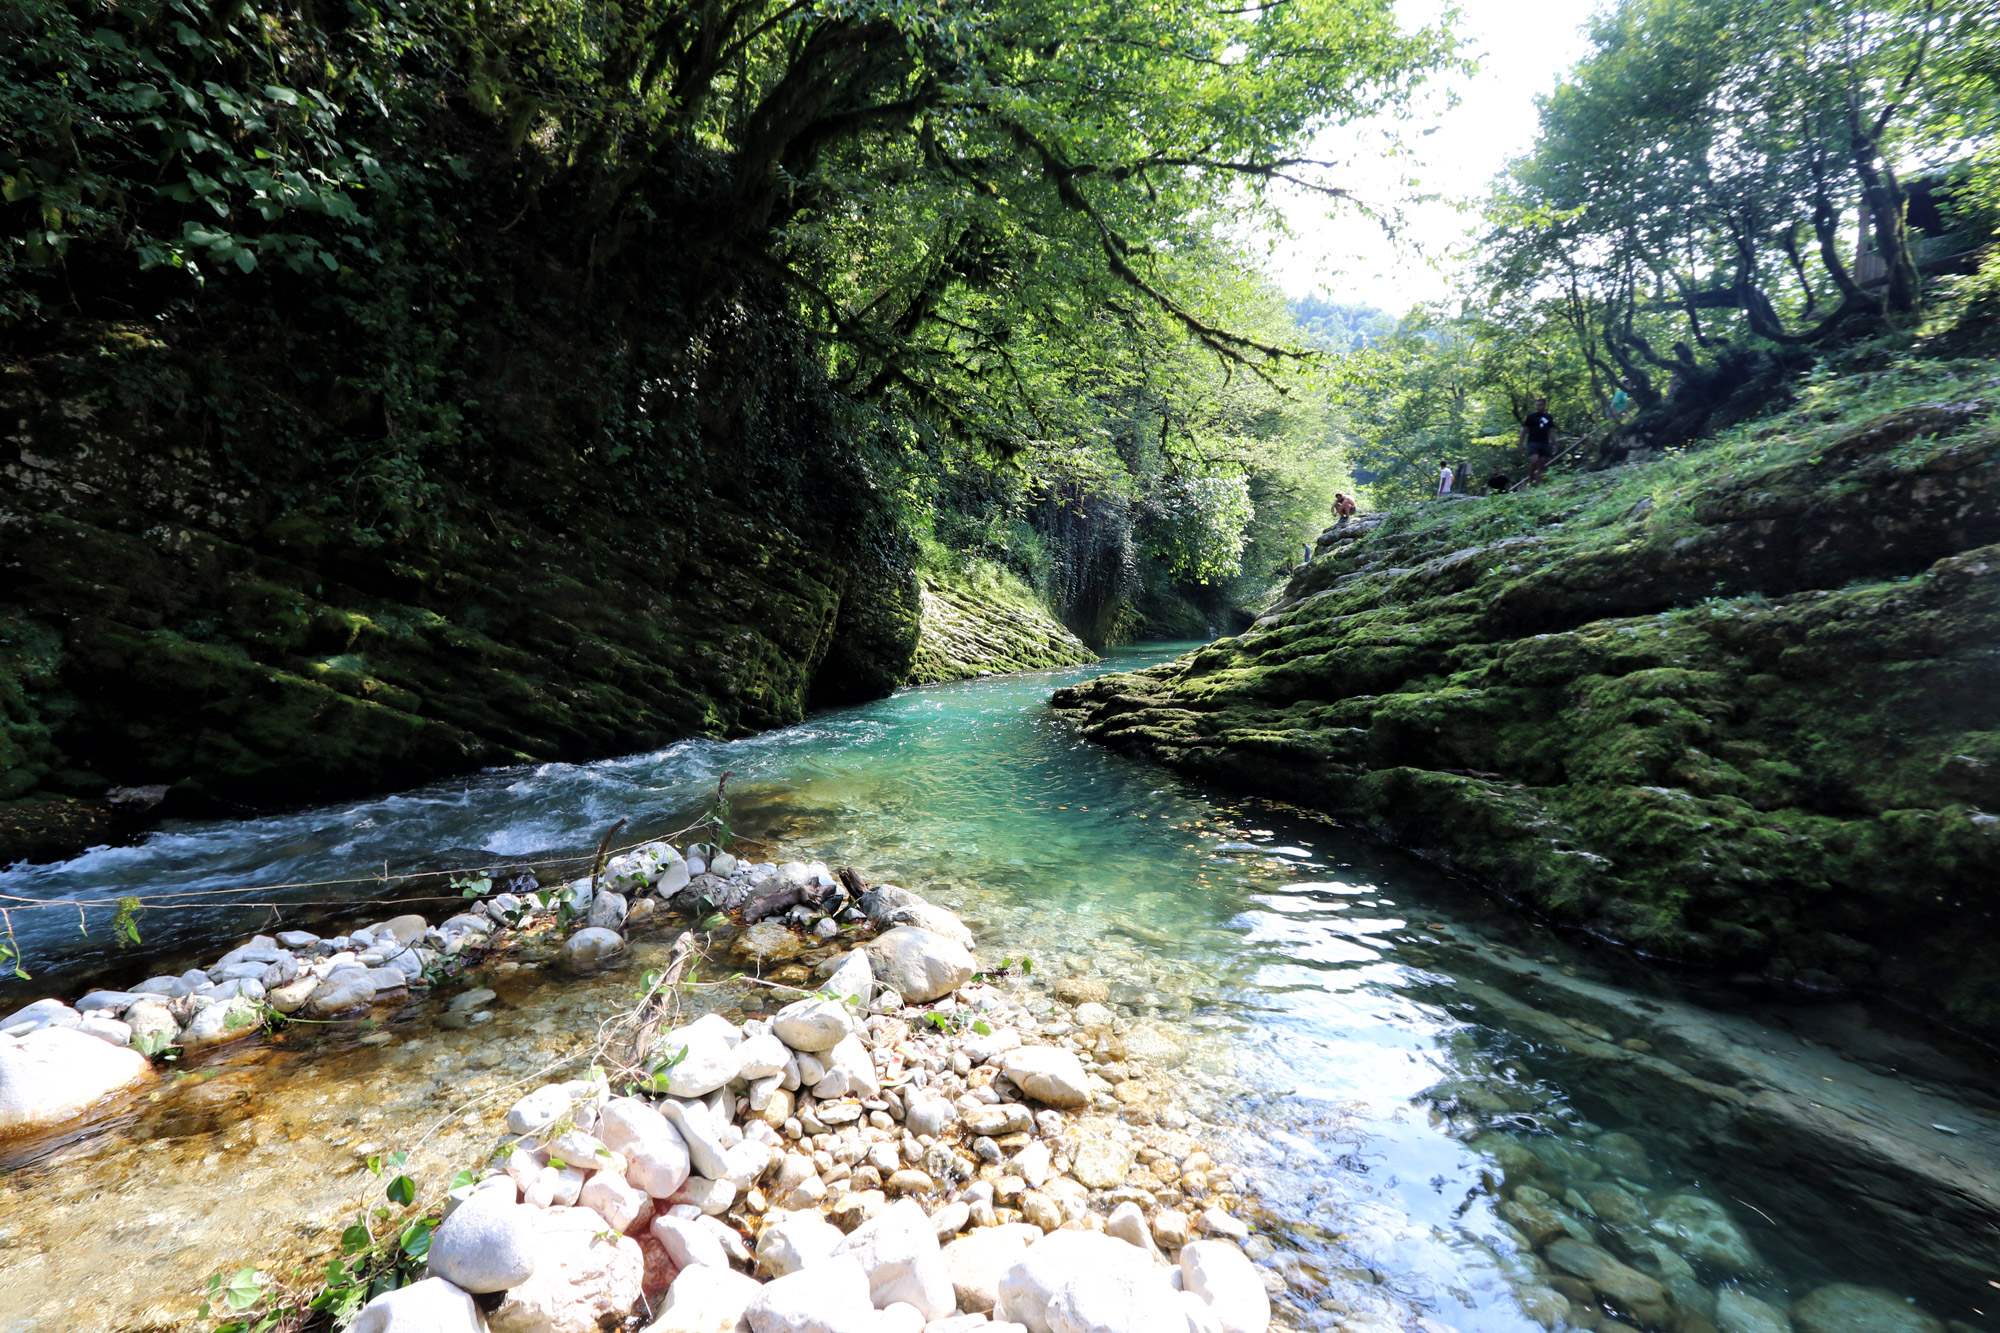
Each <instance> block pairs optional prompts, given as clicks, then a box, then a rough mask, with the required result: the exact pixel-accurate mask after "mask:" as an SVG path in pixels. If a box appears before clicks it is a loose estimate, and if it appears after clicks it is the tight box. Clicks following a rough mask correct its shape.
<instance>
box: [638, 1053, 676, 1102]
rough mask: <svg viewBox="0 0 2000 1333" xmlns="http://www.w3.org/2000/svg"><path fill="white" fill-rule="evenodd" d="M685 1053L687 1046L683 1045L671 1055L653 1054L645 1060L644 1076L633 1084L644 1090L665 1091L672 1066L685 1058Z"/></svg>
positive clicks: (671, 1073)
mask: <svg viewBox="0 0 2000 1333" xmlns="http://www.w3.org/2000/svg"><path fill="white" fill-rule="evenodd" d="M687 1053H688V1048H687V1047H685V1046H683V1047H681V1048H680V1049H679V1050H676V1051H675V1052H674V1053H673V1054H671V1055H655V1056H654V1057H653V1058H652V1059H650V1060H648V1061H647V1062H646V1076H645V1077H644V1078H642V1079H640V1080H639V1081H638V1083H637V1084H636V1085H635V1086H637V1087H638V1088H639V1089H641V1090H643V1091H646V1092H665V1091H666V1090H667V1083H668V1081H669V1080H670V1079H671V1078H672V1075H673V1068H674V1066H675V1065H677V1064H679V1063H680V1062H681V1061H683V1060H685V1059H687Z"/></svg>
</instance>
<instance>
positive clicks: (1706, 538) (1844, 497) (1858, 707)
mask: <svg viewBox="0 0 2000 1333" xmlns="http://www.w3.org/2000/svg"><path fill="white" fill-rule="evenodd" d="M1989 369H1990V368H1989ZM1982 383H1990V380H1984V381H1982V379H1981V378H1980V377H1979V376H1978V375H1973V376H1970V377H1965V376H1961V377H1960V378H1959V379H1958V381H1957V383H1956V385H1955V387H1954V388H1953V389H1952V391H1951V394H1948V395H1947V401H1945V402H1943V403H1933V404H1931V405H1927V406H1919V407H1911V408H1904V409H1900V410H1896V411H1893V412H1890V413H1887V414H1884V415H1877V416H1874V417H1872V418H1869V419H1862V420H1854V419H1846V420H1832V421H1828V420H1825V419H1824V418H1825V417H1826V416H1827V415H1829V414H1827V413H1819V414H1816V415H1815V416H1810V417H1808V416H1803V415H1802V416H1800V417H1798V418H1795V419H1790V420H1787V421H1782V422H1779V423H1777V424H1774V425H1771V426H1768V427H1765V428H1763V429H1762V430H1759V431H1756V432H1751V433H1747V434H1745V435H1744V436H1743V437H1741V438H1739V439H1737V440H1735V441H1733V442H1731V443H1728V444H1725V445H1719V446H1714V447H1712V448H1711V449H1710V450H1708V451H1706V452H1704V453H1699V454H1695V455H1692V456H1690V457H1688V458H1685V459H1677V460H1669V461H1666V462H1662V463H1658V464H1651V465H1647V466H1643V467H1629V468H1622V469H1618V470H1616V471H1614V472H1611V473H1600V474H1595V475H1591V476H1586V477H1583V478H1580V479H1578V480H1575V481H1572V482H1565V483H1561V484H1558V485H1552V486H1550V487H1548V488H1546V489H1544V490H1542V491H1540V492H1537V493H1535V494H1533V495H1532V496H1513V497H1504V498H1498V499H1466V500H1461V501H1455V502H1445V503H1440V504H1435V505H1427V506H1424V507H1422V508H1421V509H1419V510H1417V511H1414V512H1411V513H1402V514H1397V515H1393V516H1375V517H1372V518H1370V519H1367V520H1364V521H1358V522H1349V523H1348V524H1345V525H1343V526H1341V527H1337V528H1335V529H1332V530H1330V531H1329V532H1328V533H1327V534H1326V536H1325V537H1324V538H1323V539H1322V541H1321V543H1320V546H1319V549H1318V554H1317V555H1316V558H1315V559H1314V560H1313V561H1312V562H1311V563H1310V564H1309V565H1307V566H1306V567H1304V568H1302V569H1301V570H1300V571H1299V573H1298V574H1297V575H1296V576H1295V577H1294V578H1293V580H1292V581H1291V584H1290V586H1289V588H1288V589H1287V591H1286V593H1285V594H1284V597H1283V599H1282V600H1281V601H1280V602H1279V603H1278V604H1277V605H1276V606H1275V607H1274V608H1273V609H1272V610H1271V611H1270V612H1269V613H1268V614H1266V615H1265V616H1264V617H1262V618H1261V619H1260V620H1259V621H1258V622H1257V623H1256V624H1255V625H1254V626H1253V627H1252V628H1251V629H1250V631H1248V632H1247V633H1245V634H1243V635H1241V636H1239V637H1236V638H1229V639H1223V640H1220V641H1218V642H1216V643H1214V644H1212V645H1210V646H1209V647H1207V648H1204V649H1202V650H1201V651H1199V652H1196V653H1193V654H1191V655H1189V656H1187V657H1183V658H1181V659H1179V660H1178V661H1176V662H1173V663H1171V664H1168V665H1165V666H1162V667H1159V668H1155V669H1153V670H1150V671H1145V672H1139V673H1134V674H1129V675H1118V676H1106V677H1102V678H1099V679H1098V680H1096V681H1093V682H1090V683H1089V684H1087V685H1084V686H1080V687H1078V688H1076V689H1072V690H1065V691H1062V692H1060V693H1058V695H1057V696H1056V704H1057V706H1058V707H1061V708H1065V709H1069V710H1073V711H1074V713H1075V715H1076V716H1077V717H1078V718H1079V719H1080V720H1081V722H1082V723H1083V725H1084V726H1085V728H1086V730H1087V731H1088V733H1089V734H1090V735H1091V736H1093V737H1095V738H1097V739H1099V740H1101V741H1104V742H1106V743H1108V744H1112V745H1117V746H1120V747H1123V748H1126V749H1129V750H1132V751H1135V752H1137V753H1140V754H1143V755H1146V756H1149V757H1151V758H1154V759H1157V760H1159V761H1160V762H1163V763H1166V764H1170V765H1172V766H1174V767H1176V768H1180V769H1183V770H1186V771H1188V772H1190V773H1194V774H1198V775H1200V776H1203V777H1206V778H1210V779H1213V780H1216V781H1219V782H1222V783H1225V784H1228V785H1231V786H1234V787H1237V788H1239V789H1245V790H1250V791H1255V792H1260V793H1265V794H1269V795H1273V796H1277V797H1281V798H1283V799H1286V800H1290V801H1294V802H1297V803H1299V804H1302V805H1307V806H1312V807H1316V808H1318V809H1321V810H1325V811H1329V812H1331V813H1334V814H1336V815H1339V816H1342V817H1345V818H1349V819H1352V820H1355V821H1357V822H1359V823H1362V824H1364V825H1366V826H1367V827H1369V828H1371V829H1373V830H1375V831H1377V832H1378V833H1380V834H1382V835H1383V836H1385V837H1387V838H1389V839H1391V840H1393V841H1396V842H1399V843H1402V844H1404V845H1406V846H1410V847H1413V848H1417V849H1420V850H1421V851H1423V852H1424V853H1426V854H1428V855H1430V856H1433V857H1435V858H1437V859H1438V860H1440V861H1443V862H1445V863H1447V864H1449V865H1451V866H1453V867H1455V868H1457V869H1459V870H1461V871H1463V872H1464V873H1466V874H1468V875H1470V876H1473V877H1475V878H1477V879H1479V880H1481V881H1483V882H1484V883H1486V884H1488V885H1489V886H1492V887H1494V888H1495V889H1497V890H1499V891H1500V892H1502V893H1503V894H1506V895H1509V896H1511V897H1514V898H1516V899H1518V900H1519V901H1521V902H1522V903H1524V904H1525V905H1527V906H1529V907H1531V908H1532V909H1534V910H1536V911H1539V912H1542V913H1545V914H1547V915H1549V916H1551V917H1553V918H1556V919H1559V920H1563V921H1567V922H1571V923H1573V924H1575V925H1578V926H1580V927H1583V928H1585V929H1587V930H1589V931H1592V932H1594V933H1597V934H1599V935H1601V936H1604V937H1607V938H1610V939H1613V940H1617V941H1622V942H1625V943H1628V944H1631V945H1633V946H1636V947H1638V948H1641V949H1644V950H1648V951H1651V952H1655V953H1660V954H1666V955H1671V956H1675V957H1679V958H1683V959H1687V960H1689V961H1693V962H1699V963H1703V964H1708V965H1715V966H1723V967H1729V968H1737V969H1741V968H1746V967H1748V968H1755V969H1759V970H1762V971H1763V972H1764V973H1765V974H1766V975H1767V976H1769V977H1770V978H1772V979H1773V980H1774V981H1776V982H1778V983H1780V984H1784V985H1788V986H1795V987H1801V988H1805V989H1808V990H1818V991H1837V990H1839V989H1841V988H1844V987H1853V988H1859V989H1867V990H1878V991H1887V992H1891V993H1895V994H1900V995H1903V996H1906V997H1908V998H1910V999H1912V1000H1914V1001H1916V1002H1918V1003H1920V1004H1922V1005H1924V1006H1926V1007H1929V1008H1931V1009H1933V1010H1934V1011H1937V1012H1941V1013H1943V1014H1945V1015H1947V1016H1949V1017H1950V1018H1952V1019H1953V1020H1955V1021H1958V1022H1960V1023H1963V1024H1965V1025H1967V1026H1970V1027H1974V1028H1977V1029H1979V1030H1982V1031H1984V1032H1985V1033H1987V1034H1989V1035H2000V948H1996V946H2000V931H1997V930H1996V922H2000V918H1996V908H2000V887H1996V886H2000V817H1996V813H2000V545H1996V543H2000V427H1996V424H1995V422H1994V420H1993V414H1992V405H1991V404H1990V403H1988V402H1985V401H1983V400H1981V399H1979V398H1977V397H1974V396H1972V395H1973V394H1976V393H1977V392H1978V390H1979V388H1980V386H1981V385H1982ZM1952 394H1956V395H1959V396H1955V397H1954V396H1952Z"/></svg>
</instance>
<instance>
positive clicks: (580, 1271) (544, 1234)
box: [487, 1207, 646, 1333]
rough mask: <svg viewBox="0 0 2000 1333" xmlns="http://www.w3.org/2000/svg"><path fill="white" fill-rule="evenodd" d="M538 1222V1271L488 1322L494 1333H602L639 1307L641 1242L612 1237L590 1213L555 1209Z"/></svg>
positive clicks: (642, 1261)
mask: <svg viewBox="0 0 2000 1333" xmlns="http://www.w3.org/2000/svg"><path fill="white" fill-rule="evenodd" d="M536 1219H537V1222H538V1226H537V1228H536V1231H535V1237H534V1251H535V1271H534V1273H533V1274H532V1275H531V1276H530V1277H529V1278H528V1280H527V1281H525V1282H523V1283H521V1284H520V1285H519V1286H517V1287H511V1288H509V1289H508V1291H507V1296H506V1299H505V1300H503V1301H501V1303H500V1306H499V1308H498V1309H496V1310H494V1311H493V1313H492V1314H491V1315H489V1316H488V1317H487V1326H488V1328H489V1329H490V1333H599V1330H600V1329H602V1328H603V1327H604V1326H605V1325H607V1324H615V1323H616V1322H617V1321H619V1320H622V1319H624V1318H625V1317H626V1316H627V1315H629V1314H631V1313H632V1311H633V1310H634V1309H636V1308H637V1307H638V1304H639V1299H640V1296H641V1294H642V1284H643V1281H644V1278H645V1272H646V1260H645V1257H644V1255H643V1254H642V1253H641V1251H640V1249H639V1242H637V1241H635V1240H633V1239H632V1238H631V1237H630V1236H615V1237H612V1236H607V1235H606V1234H605V1229H604V1219H603V1218H601V1217H599V1216H598V1215H597V1214H596V1213H594V1212H592V1211H591V1210H590V1209H588V1208H560V1207H558V1208H550V1209H548V1210H546V1211H544V1212H540V1213H537V1215H536Z"/></svg>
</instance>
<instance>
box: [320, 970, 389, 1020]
mask: <svg viewBox="0 0 2000 1333" xmlns="http://www.w3.org/2000/svg"><path fill="white" fill-rule="evenodd" d="M374 1002H375V978H374V977H372V976H370V975H369V973H368V969H367V968H365V967H348V968H337V969H335V970H334V971H332V972H329V973H327V975H326V976H325V977H324V978H322V979H321V981H320V983H319V985H317V986H315V987H314V988H313V991H312V997H311V998H310V999H308V1000H307V1001H306V1013H307V1014H309V1015H310V1016H312V1017H313V1018H332V1017H333V1016H334V1015H336V1014H344V1013H347V1012H348V1011H349V1010H351V1009H359V1008H362V1007H363V1006H365V1005H370V1004H373V1003H374Z"/></svg>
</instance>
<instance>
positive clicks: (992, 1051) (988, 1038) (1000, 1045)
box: [958, 1027, 1021, 1065]
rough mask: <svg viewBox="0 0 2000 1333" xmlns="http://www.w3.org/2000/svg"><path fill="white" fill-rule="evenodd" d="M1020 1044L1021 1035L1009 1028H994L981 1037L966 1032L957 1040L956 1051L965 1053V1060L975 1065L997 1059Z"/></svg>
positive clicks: (974, 1033) (977, 1034) (975, 1033)
mask: <svg viewBox="0 0 2000 1333" xmlns="http://www.w3.org/2000/svg"><path fill="white" fill-rule="evenodd" d="M1020 1044H1021V1034H1020V1033H1019V1032H1017V1031H1015V1030H1014V1029H1013V1028H1010V1027H998V1028H994V1029H993V1030H992V1031H991V1032H988V1033H986V1034H984V1035H983V1036H982V1035H981V1034H980V1033H978V1032H974V1031H967V1032H966V1033H964V1034H963V1035H962V1036H960V1038H959V1042H958V1049H960V1050H961V1051H964V1052H965V1058H966V1059H968V1060H970V1061H972V1063H974V1064H976V1065H983V1064H985V1063H986V1062H987V1061H989V1060H994V1059H998V1058H999V1056H1000V1055H1001V1054H1002V1053H1003V1052H1006V1051H1011V1050H1013V1049H1014V1048H1015V1047H1016V1046H1019V1045H1020Z"/></svg>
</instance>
